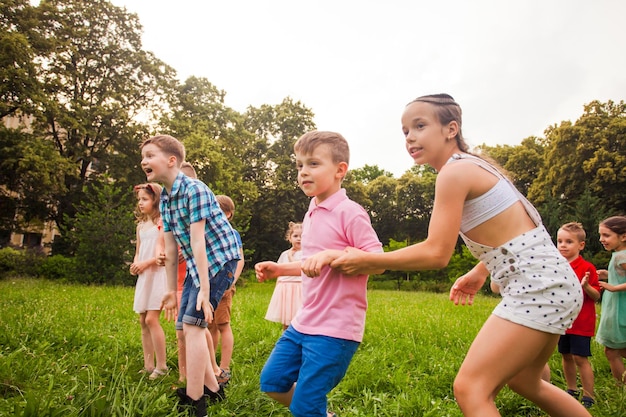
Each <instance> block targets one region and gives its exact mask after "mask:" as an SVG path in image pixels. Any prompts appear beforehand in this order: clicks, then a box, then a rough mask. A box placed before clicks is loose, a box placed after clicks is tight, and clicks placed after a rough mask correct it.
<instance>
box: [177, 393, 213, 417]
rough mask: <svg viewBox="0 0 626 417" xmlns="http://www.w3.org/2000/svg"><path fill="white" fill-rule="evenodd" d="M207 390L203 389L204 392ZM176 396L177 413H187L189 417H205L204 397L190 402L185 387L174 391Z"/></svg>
mask: <svg viewBox="0 0 626 417" xmlns="http://www.w3.org/2000/svg"><path fill="white" fill-rule="evenodd" d="M207 389H208V388H206V387H204V391H205V392H206V390H207ZM176 395H177V396H178V411H179V412H180V413H183V412H185V411H188V412H189V415H190V417H207V401H206V400H207V398H206V396H205V395H203V396H202V397H200V398H199V399H197V400H192V399H191V397H189V396H188V395H187V389H186V388H185V387H181V388H178V389H177V390H176Z"/></svg>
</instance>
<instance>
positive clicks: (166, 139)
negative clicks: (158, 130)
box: [140, 135, 185, 168]
mask: <svg viewBox="0 0 626 417" xmlns="http://www.w3.org/2000/svg"><path fill="white" fill-rule="evenodd" d="M150 143H151V144H153V145H156V146H157V147H158V148H159V149H161V151H162V152H163V153H164V154H166V155H168V156H175V157H176V163H177V165H178V167H179V168H180V166H181V164H182V163H183V161H184V160H185V145H183V144H182V143H181V142H180V141H179V140H178V139H176V138H175V137H173V136H170V135H157V136H152V137H151V138H148V139H146V140H144V141H143V143H142V144H141V146H140V148H143V147H144V146H146V145H148V144H150Z"/></svg>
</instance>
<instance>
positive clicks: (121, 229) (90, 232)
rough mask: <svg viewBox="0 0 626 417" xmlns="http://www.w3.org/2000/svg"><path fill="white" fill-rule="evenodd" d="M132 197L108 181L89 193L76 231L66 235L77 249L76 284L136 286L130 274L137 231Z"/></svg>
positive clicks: (92, 187)
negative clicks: (129, 269)
mask: <svg viewBox="0 0 626 417" xmlns="http://www.w3.org/2000/svg"><path fill="white" fill-rule="evenodd" d="M129 194H130V193H126V194H124V193H122V190H121V189H119V188H118V187H116V186H115V185H113V184H109V183H108V182H106V181H105V182H102V183H100V184H96V185H94V186H91V187H90V190H89V192H87V193H86V198H85V200H84V201H83V202H82V204H81V206H80V207H79V210H78V214H77V215H76V219H75V221H74V222H73V223H72V226H73V227H72V229H70V230H67V231H66V232H67V233H68V234H69V235H70V237H71V239H72V240H73V242H75V245H76V246H75V247H76V250H75V253H76V259H75V262H76V274H75V276H74V280H76V281H78V282H82V283H90V284H114V285H115V284H126V285H129V284H132V283H134V282H135V278H134V277H132V276H131V275H130V274H129V272H128V265H129V264H130V262H131V261H132V258H133V256H134V246H133V244H132V241H133V239H134V237H135V230H136V226H135V222H134V216H133V207H134V206H133V204H131V203H130V202H129Z"/></svg>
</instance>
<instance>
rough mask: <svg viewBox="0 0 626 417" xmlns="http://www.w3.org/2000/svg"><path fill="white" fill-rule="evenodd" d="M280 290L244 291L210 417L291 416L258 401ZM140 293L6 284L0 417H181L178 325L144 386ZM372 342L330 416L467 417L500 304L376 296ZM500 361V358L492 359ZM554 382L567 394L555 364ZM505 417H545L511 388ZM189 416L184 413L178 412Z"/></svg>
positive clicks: (607, 399) (606, 393) (599, 409)
mask: <svg viewBox="0 0 626 417" xmlns="http://www.w3.org/2000/svg"><path fill="white" fill-rule="evenodd" d="M272 290H273V283H266V284H257V283H246V285H245V286H243V287H240V288H238V290H237V295H236V296H235V298H234V302H233V324H232V327H233V331H234V334H235V351H234V355H233V361H232V372H233V379H232V380H231V382H230V385H229V386H228V387H227V389H226V394H227V399H226V401H224V402H222V403H220V404H217V405H214V406H212V407H211V408H210V410H209V415H212V416H255V417H256V416H275V417H280V416H290V413H289V411H288V410H286V409H285V408H284V407H282V406H281V405H279V404H277V403H275V402H273V401H272V400H270V399H269V398H268V397H266V396H265V395H264V394H262V393H261V392H260V391H259V380H258V376H259V373H260V371H261V368H262V367H263V364H264V363H265V359H266V358H267V357H268V355H269V354H270V352H271V350H272V347H273V346H274V343H275V341H276V340H277V339H278V337H279V336H280V334H281V326H280V325H279V324H277V323H271V322H268V321H266V320H264V318H263V317H264V316H265V310H266V308H267V304H268V302H269V299H270V296H271V293H272ZM133 293H134V289H133V288H121V287H86V286H79V285H65V284H59V283H55V282H52V281H46V280H32V279H19V278H5V279H4V280H1V281H0V294H2V297H1V301H0V306H1V307H0V392H1V394H2V397H1V399H0V416H178V415H179V413H178V412H177V409H176V401H175V399H174V394H173V390H172V387H174V386H176V384H177V379H178V372H177V369H176V368H177V356H176V338H175V332H174V325H173V323H168V322H166V321H165V320H163V327H164V328H165V332H166V338H167V356H168V366H169V367H170V373H169V375H167V376H166V377H164V378H162V379H160V380H157V381H149V380H148V379H147V378H146V377H145V376H143V375H142V374H139V373H138V371H139V370H140V369H141V368H142V366H143V356H142V351H141V338H140V328H139V322H138V316H137V314H136V313H134V312H133V311H132V304H133ZM369 302H370V308H369V311H368V317H367V326H366V331H365V339H364V341H363V343H362V345H361V346H360V348H359V350H358V351H357V354H356V356H355V357H354V360H353V361H352V363H351V365H350V368H349V370H348V374H347V375H346V377H345V378H344V379H343V381H342V382H341V383H340V384H339V386H337V387H336V388H335V389H334V390H333V391H332V392H331V393H330V395H329V408H330V409H331V410H333V411H335V412H337V414H338V415H339V416H341V417H348V416H363V417H365V416H367V417H371V416H461V415H462V414H461V412H460V411H459V409H458V407H457V405H456V403H455V401H454V398H453V394H452V381H453V380H454V376H455V374H456V371H457V370H458V368H459V366H460V364H461V362H462V360H463V357H464V355H465V352H466V351H467V348H468V347H469V345H470V343H471V341H472V339H473V338H474V336H475V335H476V333H477V332H478V330H479V328H480V326H481V324H482V323H483V322H484V320H485V319H486V318H487V316H488V315H489V314H490V312H491V310H492V309H493V307H494V306H495V305H496V303H497V302H498V298H492V297H484V296H479V297H477V300H476V302H475V305H474V306H471V307H468V306H465V307H461V306H454V305H453V304H452V303H451V302H450V301H448V299H447V295H445V294H432V293H414V292H395V291H376V290H373V291H370V292H369ZM592 350H593V355H594V356H593V357H592V359H591V362H592V365H593V368H594V371H595V377H596V396H597V403H596V405H595V406H594V408H593V409H592V414H593V415H594V416H598V417H609V416H610V417H618V416H626V392H625V390H624V389H623V388H620V387H617V386H616V384H615V383H614V382H613V378H612V376H611V373H610V370H609V366H608V363H607V361H606V358H605V357H604V353H603V350H602V347H601V346H600V345H598V344H597V343H595V342H592ZM494 360H505V358H494ZM550 366H551V368H552V382H553V383H554V384H556V385H557V386H559V387H561V388H562V387H564V381H563V377H562V372H561V364H560V356H559V355H558V353H555V354H554V355H553V356H552V359H551V360H550ZM497 404H498V407H499V409H500V412H501V413H502V415H503V416H542V415H544V414H543V413H542V412H541V411H540V410H539V409H537V408H536V407H534V406H533V405H532V404H531V403H529V402H527V401H525V400H523V399H522V398H520V397H519V396H517V395H516V394H514V393H512V392H511V391H509V390H508V389H506V388H505V389H504V390H503V391H502V392H501V394H500V395H499V396H498V399H497ZM181 415H182V414H181Z"/></svg>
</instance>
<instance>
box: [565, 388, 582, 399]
mask: <svg viewBox="0 0 626 417" xmlns="http://www.w3.org/2000/svg"><path fill="white" fill-rule="evenodd" d="M567 393H568V394H569V395H571V396H572V397H574V398H576V399H579V398H580V391H578V390H577V389H568V390H567Z"/></svg>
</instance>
